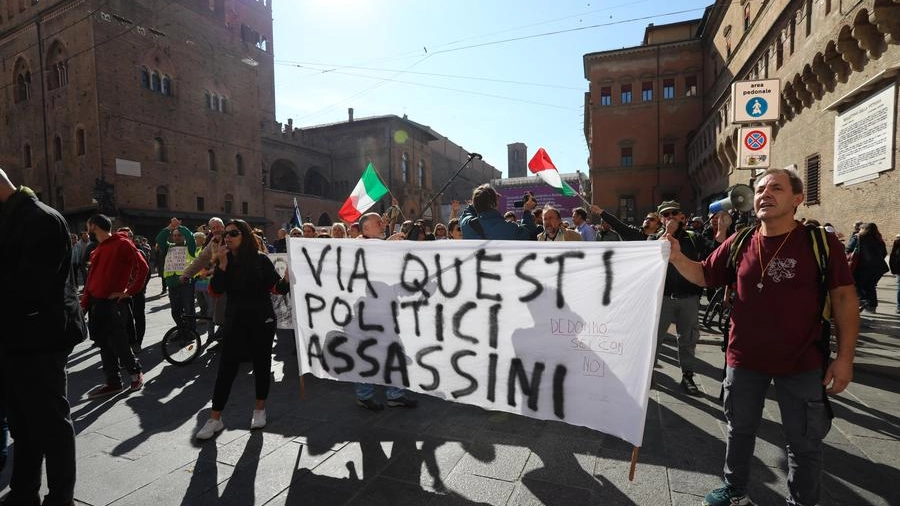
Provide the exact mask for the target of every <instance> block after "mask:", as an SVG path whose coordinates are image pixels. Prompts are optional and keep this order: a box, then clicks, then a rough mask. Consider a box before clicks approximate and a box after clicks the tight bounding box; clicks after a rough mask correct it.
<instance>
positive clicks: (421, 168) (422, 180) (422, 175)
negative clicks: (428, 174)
mask: <svg viewBox="0 0 900 506" xmlns="http://www.w3.org/2000/svg"><path fill="white" fill-rule="evenodd" d="M419 187H420V188H424V187H425V160H419Z"/></svg>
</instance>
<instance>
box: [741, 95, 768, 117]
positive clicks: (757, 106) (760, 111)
mask: <svg viewBox="0 0 900 506" xmlns="http://www.w3.org/2000/svg"><path fill="white" fill-rule="evenodd" d="M768 109H769V103H768V102H766V99H764V98H762V97H756V98H754V99H752V100H750V101H749V102H747V106H746V110H747V114H748V115H749V116H750V117H751V118H759V117H760V116H762V115H764V114H765V113H766V111H767V110H768Z"/></svg>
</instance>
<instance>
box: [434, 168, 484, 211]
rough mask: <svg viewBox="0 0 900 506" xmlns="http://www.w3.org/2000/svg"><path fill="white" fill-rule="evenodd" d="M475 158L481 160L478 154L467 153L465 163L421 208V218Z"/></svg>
mask: <svg viewBox="0 0 900 506" xmlns="http://www.w3.org/2000/svg"><path fill="white" fill-rule="evenodd" d="M475 158H478V159H479V160H481V155H479V154H478V153H469V158H468V159H466V163H464V164H462V165H461V166H460V167H459V168H458V169H456V172H455V173H454V174H453V175H452V176H450V179H448V180H447V182H446V183H444V186H441V189H440V190H438V191H437V192H435V193H434V195H432V196H431V198H430V199H428V202H426V203H425V204H424V205H423V206H422V217H423V218H424V216H425V209H428V210H430V209H431V204H432V203H433V202H434V201H435V199H437V198H438V197H440V196H441V194H442V193H444V190H446V189H447V187H448V186H450V183H452V182H453V180H454V179H456V176H458V175H459V173H460V172H462V171H463V169H465V168H466V167H468V165H469V164H470V163H472V160H474V159H475ZM431 218H432V219H433V218H434V213H431Z"/></svg>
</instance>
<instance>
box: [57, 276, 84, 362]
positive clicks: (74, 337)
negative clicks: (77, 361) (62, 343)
mask: <svg viewBox="0 0 900 506" xmlns="http://www.w3.org/2000/svg"><path fill="white" fill-rule="evenodd" d="M63 310H64V311H65V313H66V330H65V334H64V337H65V340H66V342H67V343H68V345H69V346H70V347H72V348H74V347H75V345H77V344H79V343H81V342H82V341H84V340H85V339H86V338H87V335H88V330H87V325H86V324H85V323H84V312H82V310H81V303H80V301H79V299H78V292H76V291H75V271H74V270H72V267H71V265H70V266H69V276H68V277H67V278H66V284H65V286H64V287H63Z"/></svg>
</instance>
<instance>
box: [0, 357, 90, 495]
mask: <svg viewBox="0 0 900 506" xmlns="http://www.w3.org/2000/svg"><path fill="white" fill-rule="evenodd" d="M68 357H69V353H68V352H67V351H58V352H53V353H39V354H30V355H12V356H6V357H4V359H3V378H4V384H5V392H4V393H5V396H6V409H7V416H8V418H9V427H10V430H11V432H12V436H13V439H14V441H15V444H14V445H13V460H14V464H13V470H12V478H11V479H10V483H9V486H10V489H11V490H12V492H11V493H10V495H9V498H8V499H7V501H8V502H9V503H11V504H14V503H18V502H21V503H25V504H29V503H36V502H37V501H38V499H39V493H40V488H41V463H42V462H44V461H45V460H46V466H47V487H48V489H49V491H50V493H49V494H48V495H47V497H46V498H45V500H44V504H45V505H47V506H58V505H63V504H69V503H71V502H72V497H73V495H74V493H75V429H74V427H73V426H72V418H71V415H70V413H69V401H68V399H67V396H66V361H67V360H68Z"/></svg>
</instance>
